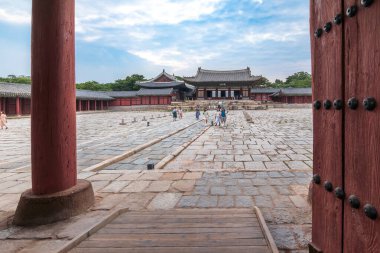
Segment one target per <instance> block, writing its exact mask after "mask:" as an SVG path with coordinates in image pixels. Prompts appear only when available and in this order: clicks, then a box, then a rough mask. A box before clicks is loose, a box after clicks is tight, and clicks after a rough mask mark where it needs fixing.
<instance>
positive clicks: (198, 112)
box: [195, 105, 201, 120]
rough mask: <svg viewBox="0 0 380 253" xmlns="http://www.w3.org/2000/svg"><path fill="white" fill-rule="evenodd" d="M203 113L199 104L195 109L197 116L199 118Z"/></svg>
mask: <svg viewBox="0 0 380 253" xmlns="http://www.w3.org/2000/svg"><path fill="white" fill-rule="evenodd" d="M200 115H201V111H200V110H199V105H198V106H197V108H196V109H195V118H196V119H197V120H199V116H200Z"/></svg>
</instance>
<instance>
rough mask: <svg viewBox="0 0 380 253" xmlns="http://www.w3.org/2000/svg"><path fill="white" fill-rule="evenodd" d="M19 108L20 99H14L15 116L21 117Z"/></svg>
mask: <svg viewBox="0 0 380 253" xmlns="http://www.w3.org/2000/svg"><path fill="white" fill-rule="evenodd" d="M20 109H21V106H20V98H19V97H17V98H16V115H17V116H20V115H21V110H20Z"/></svg>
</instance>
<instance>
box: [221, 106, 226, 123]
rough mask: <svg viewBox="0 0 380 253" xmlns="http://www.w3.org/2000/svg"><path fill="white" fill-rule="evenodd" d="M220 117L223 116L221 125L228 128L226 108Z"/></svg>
mask: <svg viewBox="0 0 380 253" xmlns="http://www.w3.org/2000/svg"><path fill="white" fill-rule="evenodd" d="M220 116H221V123H222V124H223V126H226V122H227V112H226V109H224V107H223V108H222V110H221V112H220Z"/></svg>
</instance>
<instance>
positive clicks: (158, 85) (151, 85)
mask: <svg viewBox="0 0 380 253" xmlns="http://www.w3.org/2000/svg"><path fill="white" fill-rule="evenodd" d="M137 85H139V86H140V87H142V88H147V89H165V88H177V89H180V90H181V91H186V92H192V91H194V90H195V87H194V86H193V85H190V84H187V83H185V82H181V81H174V82H144V83H137Z"/></svg>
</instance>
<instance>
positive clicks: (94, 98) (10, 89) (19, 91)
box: [0, 83, 114, 116]
mask: <svg viewBox="0 0 380 253" xmlns="http://www.w3.org/2000/svg"><path fill="white" fill-rule="evenodd" d="M31 95H32V91H31V85H30V84H18V83H0V111H4V112H5V113H6V114H8V115H20V116H21V115H29V114H30V112H31ZM76 98H77V100H76V108H77V111H96V110H107V109H108V106H109V103H110V101H112V100H114V98H112V97H110V96H108V95H106V94H104V93H103V92H97V91H89V90H77V91H76Z"/></svg>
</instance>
